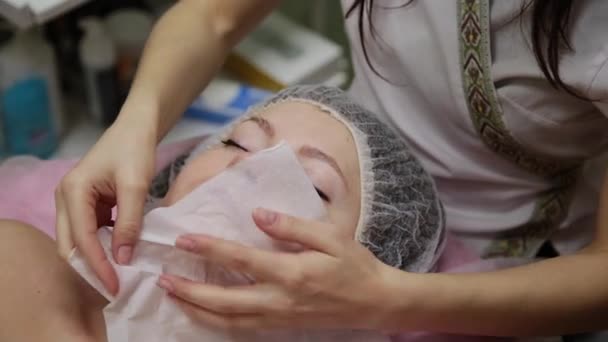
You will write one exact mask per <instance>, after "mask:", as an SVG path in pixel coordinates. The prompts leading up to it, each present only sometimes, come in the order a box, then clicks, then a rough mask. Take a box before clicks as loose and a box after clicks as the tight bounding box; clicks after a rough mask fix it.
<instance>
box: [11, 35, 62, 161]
mask: <svg viewBox="0 0 608 342" xmlns="http://www.w3.org/2000/svg"><path fill="white" fill-rule="evenodd" d="M0 68H1V70H2V73H1V77H2V78H1V87H2V94H1V96H0V103H1V107H0V108H1V113H2V121H3V125H4V133H5V139H6V148H7V150H8V153H9V154H32V155H35V156H38V157H40V158H46V157H48V156H50V155H51V154H52V153H53V152H54V151H55V149H56V147H57V143H58V136H59V132H60V127H61V126H62V121H63V120H62V113H61V111H60V108H61V103H60V95H59V93H60V92H59V85H58V84H59V82H58V80H57V73H56V70H55V58H54V54H53V50H52V48H51V47H50V45H49V44H48V43H47V42H46V41H45V40H44V38H43V37H42V34H41V32H40V30H39V29H37V28H35V29H31V30H29V31H24V32H19V33H17V34H16V36H15V37H14V38H13V39H12V40H11V41H10V42H9V43H8V44H7V45H6V46H4V47H3V48H2V49H1V50H0Z"/></svg>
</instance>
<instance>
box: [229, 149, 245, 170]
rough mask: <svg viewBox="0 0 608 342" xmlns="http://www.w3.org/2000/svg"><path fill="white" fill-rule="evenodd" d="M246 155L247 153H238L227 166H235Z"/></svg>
mask: <svg viewBox="0 0 608 342" xmlns="http://www.w3.org/2000/svg"><path fill="white" fill-rule="evenodd" d="M245 157H246V155H245V153H238V154H237V155H236V156H234V157H232V159H231V160H230V161H229V162H228V165H226V168H229V167H233V166H234V165H236V164H238V163H239V162H241V160H243V159H245Z"/></svg>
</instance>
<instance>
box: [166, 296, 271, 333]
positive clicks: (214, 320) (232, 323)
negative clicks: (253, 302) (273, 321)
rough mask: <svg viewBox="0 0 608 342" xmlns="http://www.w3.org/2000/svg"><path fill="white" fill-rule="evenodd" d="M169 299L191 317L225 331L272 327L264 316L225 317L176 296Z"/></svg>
mask: <svg viewBox="0 0 608 342" xmlns="http://www.w3.org/2000/svg"><path fill="white" fill-rule="evenodd" d="M169 297H170V298H171V299H172V300H173V302H174V303H176V304H177V305H178V306H179V307H180V308H181V309H182V310H183V311H184V313H186V315H188V316H189V317H191V318H193V319H195V320H197V321H199V322H203V323H205V324H207V325H210V326H212V327H215V328H219V329H223V330H254V331H256V330H260V329H268V328H270V327H271V326H270V325H269V324H268V322H266V321H267V320H265V319H264V318H263V316H260V315H248V314H243V315H225V314H218V313H215V312H212V311H208V310H205V309H203V308H201V307H199V306H196V305H194V304H192V303H189V302H187V301H184V300H183V299H181V298H179V297H176V296H174V295H171V294H170V295H169Z"/></svg>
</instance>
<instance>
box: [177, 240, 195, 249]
mask: <svg viewBox="0 0 608 342" xmlns="http://www.w3.org/2000/svg"><path fill="white" fill-rule="evenodd" d="M175 247H177V248H181V249H185V250H187V251H194V250H195V249H196V243H195V242H194V240H191V239H189V238H187V237H184V236H180V237H178V238H177V240H175Z"/></svg>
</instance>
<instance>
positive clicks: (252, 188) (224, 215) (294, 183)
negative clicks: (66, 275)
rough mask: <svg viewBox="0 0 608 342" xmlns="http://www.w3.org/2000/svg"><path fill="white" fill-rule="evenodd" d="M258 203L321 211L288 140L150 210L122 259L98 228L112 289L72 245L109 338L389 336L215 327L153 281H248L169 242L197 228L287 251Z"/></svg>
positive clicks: (316, 215)
mask: <svg viewBox="0 0 608 342" xmlns="http://www.w3.org/2000/svg"><path fill="white" fill-rule="evenodd" d="M257 207H263V208H268V209H272V210H276V211H279V212H283V213H286V214H289V215H293V216H296V217H301V218H305V219H314V220H325V219H326V211H325V207H324V204H323V201H322V200H321V199H320V198H319V196H318V194H317V192H316V190H315V188H314V186H313V184H312V183H311V181H310V179H309V178H308V176H307V175H306V173H305V171H304V169H303V168H302V166H301V165H300V164H299V162H298V160H297V157H296V156H295V154H294V153H293V151H292V150H291V148H290V147H289V146H288V145H287V144H285V143H281V144H279V145H278V146H276V147H273V148H271V149H268V150H264V151H261V152H258V153H256V154H254V155H252V156H250V157H249V158H247V159H245V160H243V161H241V162H239V163H238V164H236V165H234V166H232V167H230V168H228V169H226V170H225V171H223V172H222V173H220V174H219V175H217V176H215V177H213V178H212V179H210V180H208V181H207V182H205V183H203V184H202V185H200V186H199V187H198V188H196V189H195V190H194V191H193V192H191V193H190V194H188V195H187V196H185V197H184V198H183V199H181V200H180V201H178V202H177V203H175V204H174V205H173V206H171V207H165V208H157V209H154V210H152V211H150V212H149V213H148V214H147V215H146V216H145V217H144V224H143V231H142V234H141V237H140V241H139V243H138V245H137V247H136V248H135V253H134V255H133V259H132V263H131V265H129V266H121V265H117V264H116V263H114V258H113V257H112V254H111V228H109V227H105V228H101V229H99V231H98V237H99V240H100V242H101V244H102V246H103V248H104V250H105V252H106V255H107V256H108V259H109V260H110V262H112V264H113V266H114V268H115V269H116V272H117V273H118V278H119V284H120V290H119V293H118V294H117V295H116V296H115V297H114V296H111V295H109V294H108V293H107V291H106V290H105V289H104V287H103V285H102V283H101V282H100V281H99V280H98V279H97V277H96V276H95V274H94V272H93V271H92V270H91V269H90V268H89V267H88V266H87V264H86V262H85V260H84V258H83V257H82V255H81V254H80V253H79V252H78V251H76V250H74V251H73V252H72V255H71V257H70V260H69V261H70V264H71V265H72V267H74V269H75V270H76V271H77V272H78V273H79V274H80V275H81V276H82V277H83V278H84V279H86V280H87V281H88V282H89V284H91V286H93V287H94V288H95V289H96V290H97V291H99V292H100V293H101V294H102V295H103V296H104V297H105V298H106V299H107V300H108V301H109V302H110V303H109V304H108V305H107V306H106V307H105V308H104V310H103V315H104V318H105V322H106V330H107V336H108V341H109V342H122V341H163V342H189V341H197V342H198V341H206V342H215V341H218V342H219V341H248V342H250V341H260V342H261V341H362V342H363V341H365V342H371V341H389V338H388V337H384V336H382V335H380V334H375V333H367V332H356V331H333V332H327V331H325V332H307V331H299V332H239V333H234V332H231V333H228V332H225V331H219V330H217V329H213V328H211V327H208V326H205V325H202V324H201V323H197V322H194V321H192V320H191V319H190V318H189V317H188V316H187V315H186V314H185V313H183V312H182V311H181V310H180V308H179V307H178V306H177V305H175V304H174V303H173V301H172V300H171V299H170V298H168V297H167V295H166V293H165V291H164V290H162V289H160V288H159V287H157V286H156V282H157V280H158V276H159V275H160V274H162V273H170V274H175V275H179V276H182V277H185V278H188V279H191V280H195V281H199V282H207V283H213V284H221V285H236V284H246V283H249V282H251V281H253V279H252V278H251V277H249V276H247V275H244V274H239V273H236V272H232V271H228V270H225V269H223V268H221V267H217V266H214V265H211V264H209V263H208V262H206V261H205V260H203V259H202V258H201V257H198V256H195V255H193V254H189V253H186V252H183V251H181V250H178V249H176V248H175V247H174V243H175V240H176V238H177V237H178V236H180V235H183V234H187V233H202V234H206V235H211V236H215V237H220V238H223V239H227V240H233V241H237V242H239V243H241V244H244V245H248V246H255V247H258V248H262V249H267V250H289V251H293V250H294V246H293V245H287V244H281V243H277V242H275V241H273V240H272V239H270V238H269V237H268V236H267V235H265V234H264V233H263V232H262V231H261V230H259V229H258V228H257V227H256V225H255V223H254V222H253V219H252V217H251V214H252V211H253V210H254V209H255V208H257Z"/></svg>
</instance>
